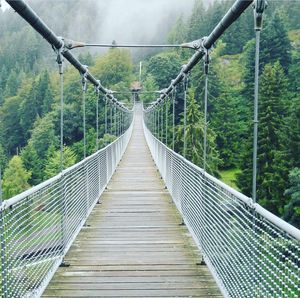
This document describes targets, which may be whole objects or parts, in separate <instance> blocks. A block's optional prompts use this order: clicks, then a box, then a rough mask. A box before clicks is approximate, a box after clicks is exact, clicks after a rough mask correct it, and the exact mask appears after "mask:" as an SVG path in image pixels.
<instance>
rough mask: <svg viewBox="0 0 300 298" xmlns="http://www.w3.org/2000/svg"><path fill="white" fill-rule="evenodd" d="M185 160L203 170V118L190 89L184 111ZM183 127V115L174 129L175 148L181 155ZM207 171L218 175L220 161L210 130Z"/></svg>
mask: <svg viewBox="0 0 300 298" xmlns="http://www.w3.org/2000/svg"><path fill="white" fill-rule="evenodd" d="M186 118H187V125H186V158H187V159H188V160H190V161H191V162H193V163H194V164H196V165H198V166H200V167H202V168H203V148H204V147H203V139H204V116H203V113H201V112H200V106H199V105H198V104H197V102H196V99H195V90H193V89H190V91H189V93H188V98H187V111H186ZM183 141H184V125H183V114H181V122H180V124H179V125H178V126H177V127H176V139H175V148H176V151H177V152H179V153H180V154H183ZM206 162H207V171H208V172H210V173H211V174H213V175H215V176H219V174H218V166H219V164H220V159H219V155H218V152H217V150H216V135H215V133H214V132H213V131H212V129H208V130H207V161H206Z"/></svg>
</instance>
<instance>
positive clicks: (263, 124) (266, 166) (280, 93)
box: [237, 62, 288, 214]
mask: <svg viewBox="0 0 300 298" xmlns="http://www.w3.org/2000/svg"><path fill="white" fill-rule="evenodd" d="M285 94H286V78H285V75H284V71H283V68H282V67H281V65H280V63H279V62H276V63H275V64H274V65H271V64H267V65H266V67H265V69H264V71H263V74H262V76H261V90H260V105H259V119H260V126H259V127H260V130H259V136H258V177H257V184H258V185H257V196H258V199H259V202H260V203H261V204H262V205H263V206H265V207H267V209H269V210H271V211H272V212H273V213H276V214H280V213H281V212H282V208H283V206H284V204H285V201H284V199H283V191H284V189H285V188H286V181H287V179H286V178H287V171H288V170H287V166H288V165H287V164H286V160H287V152H286V150H285V148H284V147H283V146H284V144H286V143H285V142H284V135H283V128H284V121H283V117H282V116H283V115H284V106H283V102H284V96H285ZM249 135H250V138H249V140H248V143H247V145H246V146H247V147H246V148H245V149H244V156H243V159H242V164H241V168H242V173H241V174H240V175H238V180H237V181H238V186H239V187H240V188H241V190H242V191H243V192H244V193H246V194H247V195H250V191H251V177H252V162H251V160H252V159H251V152H252V150H251V148H252V134H249Z"/></svg>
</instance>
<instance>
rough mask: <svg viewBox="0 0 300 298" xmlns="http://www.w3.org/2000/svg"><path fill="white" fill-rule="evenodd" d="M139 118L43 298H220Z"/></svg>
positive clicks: (138, 113) (140, 112)
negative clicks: (152, 154) (166, 183)
mask: <svg viewBox="0 0 300 298" xmlns="http://www.w3.org/2000/svg"><path fill="white" fill-rule="evenodd" d="M136 110H137V111H136V117H135V122H134V126H133V132H132V137H131V139H130V141H129V144H128V148H127V150H126V153H125V154H124V156H123V158H122V161H121V162H120V164H119V165H118V167H117V169H116V172H115V173H114V175H113V177H112V179H111V181H110V182H109V184H108V187H107V190H105V191H104V192H103V194H102V196H101V197H100V202H101V204H100V205H97V206H96V207H95V208H94V210H93V211H92V213H91V216H90V217H89V219H88V221H87V225H86V227H84V228H83V230H82V231H81V233H80V235H79V236H78V238H77V239H76V241H75V242H74V244H73V246H72V247H71V248H70V250H69V252H68V254H67V255H66V257H65V260H66V262H68V263H69V264H70V266H69V267H66V268H64V267H63V268H59V270H58V271H57V273H56V274H55V275H54V277H53V279H52V281H51V282H50V284H49V286H48V288H47V289H46V291H45V293H44V295H43V296H45V297H62V296H85V297H91V296H97V297H99V296H100V297H106V296H119V297H127V296H130V297H132V296H142V297H149V296H150V297H153V296H158V297H182V296H193V297H221V293H220V292H219V290H218V287H217V285H216V283H215V282H214V280H213V277H212V276H211V274H210V272H209V270H208V268H207V267H206V266H203V265H200V262H201V256H200V254H199V252H198V250H197V248H196V246H195V244H193V241H192V239H191V237H190V236H189V235H188V230H187V228H186V227H185V226H182V225H181V217H180V215H179V213H178V211H177V210H176V208H175V206H174V205H173V203H172V198H171V197H170V195H169V193H168V191H167V190H166V189H165V185H164V183H163V181H162V180H161V178H160V175H159V173H158V172H157V169H156V167H155V164H154V162H153V160H152V158H151V154H150V151H149V149H148V147H147V144H146V140H145V137H144V134H143V129H142V109H141V107H140V106H138V107H137V108H136ZM197 264H198V265H197Z"/></svg>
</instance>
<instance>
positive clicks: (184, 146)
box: [183, 76, 188, 157]
mask: <svg viewBox="0 0 300 298" xmlns="http://www.w3.org/2000/svg"><path fill="white" fill-rule="evenodd" d="M183 86H184V110H183V157H186V133H187V131H186V122H187V121H186V108H187V102H186V101H187V89H188V76H186V77H185V78H184V81H183Z"/></svg>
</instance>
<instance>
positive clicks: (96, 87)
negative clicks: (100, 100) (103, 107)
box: [95, 80, 101, 96]
mask: <svg viewBox="0 0 300 298" xmlns="http://www.w3.org/2000/svg"><path fill="white" fill-rule="evenodd" d="M97 83H98V85H96V86H95V92H96V93H97V95H98V96H99V95H100V86H101V82H100V80H97Z"/></svg>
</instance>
